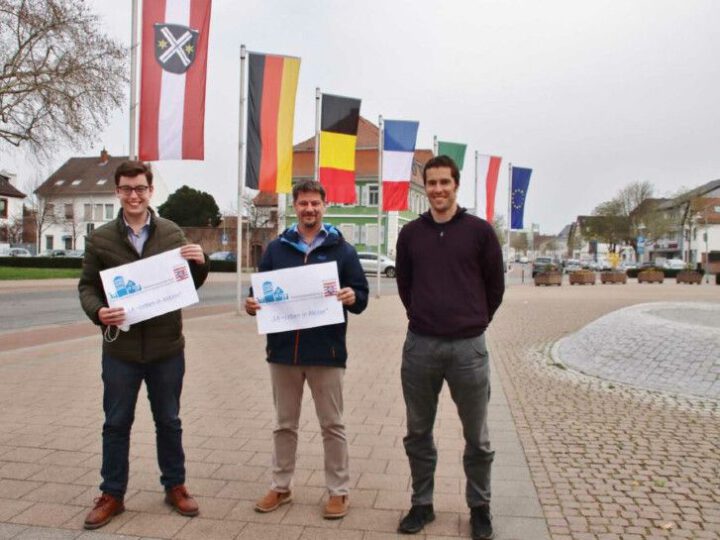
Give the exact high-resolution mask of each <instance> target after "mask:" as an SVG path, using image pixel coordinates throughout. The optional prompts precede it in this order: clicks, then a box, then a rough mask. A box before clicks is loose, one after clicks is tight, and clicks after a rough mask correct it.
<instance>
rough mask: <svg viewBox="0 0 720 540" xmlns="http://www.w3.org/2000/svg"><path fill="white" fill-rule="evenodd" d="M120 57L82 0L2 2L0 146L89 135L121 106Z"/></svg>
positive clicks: (40, 150) (35, 146)
mask: <svg viewBox="0 0 720 540" xmlns="http://www.w3.org/2000/svg"><path fill="white" fill-rule="evenodd" d="M125 57H126V51H125V49H124V48H123V47H122V46H121V45H120V44H119V43H117V42H115V41H113V40H112V39H109V38H108V37H106V36H104V35H103V32H102V28H101V27H100V23H99V20H98V18H97V16H96V15H93V14H92V13H91V12H90V10H89V9H88V7H87V6H86V5H85V0H0V65H1V66H2V71H0V143H6V144H10V145H13V146H17V147H19V146H21V145H23V144H24V145H27V146H28V147H29V149H30V150H31V151H33V152H34V153H36V154H47V152H48V151H49V150H50V149H52V148H55V147H57V146H58V145H60V144H62V143H69V144H74V145H77V144H80V143H81V142H84V141H87V140H89V139H90V138H91V137H92V136H93V135H94V134H95V133H96V132H97V131H98V130H100V129H101V128H102V127H104V125H105V124H106V121H107V119H108V117H109V115H110V113H111V112H112V111H113V110H114V109H116V108H117V107H119V106H120V105H121V103H122V100H123V97H124V93H125V92H124V88H125V86H126V82H127V75H126V72H125V71H126V69H125Z"/></svg>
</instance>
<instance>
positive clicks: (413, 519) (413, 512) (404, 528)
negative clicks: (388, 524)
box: [398, 504, 435, 534]
mask: <svg viewBox="0 0 720 540" xmlns="http://www.w3.org/2000/svg"><path fill="white" fill-rule="evenodd" d="M434 520H435V512H433V505H432V504H417V505H416V504H414V505H413V506H412V508H410V511H409V512H408V513H407V515H406V516H405V517H404V518H402V521H400V525H398V532H399V533H403V534H415V533H419V532H420V531H422V530H423V527H425V525H426V524H428V523H430V522H431V521H434Z"/></svg>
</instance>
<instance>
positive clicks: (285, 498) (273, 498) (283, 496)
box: [255, 489, 292, 513]
mask: <svg viewBox="0 0 720 540" xmlns="http://www.w3.org/2000/svg"><path fill="white" fill-rule="evenodd" d="M290 501H292V491H286V492H284V493H281V492H279V491H274V490H272V489H271V490H270V491H268V492H267V494H266V495H265V496H264V497H263V498H262V499H258V502H256V503H255V511H256V512H263V513H265V512H272V511H273V510H277V509H278V508H280V507H281V506H282V505H283V504H287V503H289V502H290Z"/></svg>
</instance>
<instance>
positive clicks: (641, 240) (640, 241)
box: [635, 221, 647, 265]
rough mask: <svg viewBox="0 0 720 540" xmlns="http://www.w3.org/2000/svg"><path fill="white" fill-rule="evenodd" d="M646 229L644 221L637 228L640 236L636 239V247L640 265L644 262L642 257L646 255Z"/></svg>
mask: <svg viewBox="0 0 720 540" xmlns="http://www.w3.org/2000/svg"><path fill="white" fill-rule="evenodd" d="M646 229H647V227H645V224H644V223H643V222H642V221H641V222H640V223H638V226H637V230H638V235H637V239H636V243H635V245H636V249H635V252H636V254H637V255H638V257H639V258H638V261H637V263H638V265H639V264H640V263H641V262H642V261H641V260H640V259H642V258H643V257H642V255H643V254H644V253H645V230H646Z"/></svg>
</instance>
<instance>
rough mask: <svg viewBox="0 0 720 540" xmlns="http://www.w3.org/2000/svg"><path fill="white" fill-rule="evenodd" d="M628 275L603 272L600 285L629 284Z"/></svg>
mask: <svg viewBox="0 0 720 540" xmlns="http://www.w3.org/2000/svg"><path fill="white" fill-rule="evenodd" d="M627 279H628V275H627V274H626V273H625V272H601V273H600V283H627Z"/></svg>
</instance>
